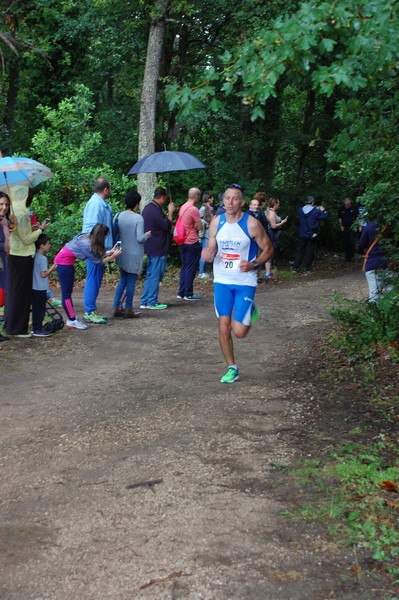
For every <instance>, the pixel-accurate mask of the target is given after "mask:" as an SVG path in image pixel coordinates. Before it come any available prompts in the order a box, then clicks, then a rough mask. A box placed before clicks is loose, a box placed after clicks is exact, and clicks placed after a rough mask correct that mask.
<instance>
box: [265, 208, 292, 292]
mask: <svg viewBox="0 0 399 600" xmlns="http://www.w3.org/2000/svg"><path fill="white" fill-rule="evenodd" d="M279 208H280V200H279V199H278V198H269V200H268V203H267V210H266V219H267V234H268V236H269V238H270V241H271V243H272V246H273V248H274V256H275V253H276V249H277V246H278V239H279V237H280V234H281V228H282V227H284V225H285V224H286V222H287V220H288V217H285V219H282V218H281V217H280V216H279V215H278V214H277V211H278V209H279ZM265 279H267V280H269V281H274V280H275V279H276V278H275V277H274V275H273V273H272V259H270V260H268V261H266V273H265Z"/></svg>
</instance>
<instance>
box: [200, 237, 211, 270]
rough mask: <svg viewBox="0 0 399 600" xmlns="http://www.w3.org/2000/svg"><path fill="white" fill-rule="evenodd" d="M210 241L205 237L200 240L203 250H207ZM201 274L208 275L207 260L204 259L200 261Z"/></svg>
mask: <svg viewBox="0 0 399 600" xmlns="http://www.w3.org/2000/svg"><path fill="white" fill-rule="evenodd" d="M208 240H209V238H208V237H203V238H201V239H200V243H201V248H202V250H205V248H206V247H207V246H208ZM199 274H200V275H206V260H203V259H202V258H200V261H199Z"/></svg>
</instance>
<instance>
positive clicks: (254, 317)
mask: <svg viewBox="0 0 399 600" xmlns="http://www.w3.org/2000/svg"><path fill="white" fill-rule="evenodd" d="M259 319H260V310H259V308H257V306H255V304H254V309H253V311H252V315H251V325H253V324H254V323H256V322H257V321H259Z"/></svg>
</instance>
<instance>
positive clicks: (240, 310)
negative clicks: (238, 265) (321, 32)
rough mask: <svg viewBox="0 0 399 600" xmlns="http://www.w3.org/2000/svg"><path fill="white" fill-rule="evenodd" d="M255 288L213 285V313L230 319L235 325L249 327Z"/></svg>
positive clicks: (223, 284) (222, 284)
mask: <svg viewBox="0 0 399 600" xmlns="http://www.w3.org/2000/svg"><path fill="white" fill-rule="evenodd" d="M255 291H256V287H254V286H251V285H226V284H225V283H215V284H214V289H213V293H214V298H215V312H216V316H217V317H218V318H219V317H231V316H232V314H233V312H234V316H233V317H232V318H233V319H234V321H237V323H242V324H243V325H246V326H247V327H249V326H250V325H251V315H252V307H253V306H254V298H255Z"/></svg>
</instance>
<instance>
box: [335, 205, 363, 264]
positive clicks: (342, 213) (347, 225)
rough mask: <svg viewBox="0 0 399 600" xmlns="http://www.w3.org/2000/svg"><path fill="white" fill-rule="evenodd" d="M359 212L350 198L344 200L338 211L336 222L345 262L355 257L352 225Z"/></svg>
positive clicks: (354, 233) (354, 232)
mask: <svg viewBox="0 0 399 600" xmlns="http://www.w3.org/2000/svg"><path fill="white" fill-rule="evenodd" d="M358 215H359V211H358V209H357V207H356V206H353V204H352V199H351V198H345V200H344V203H343V205H342V206H341V208H340V209H339V211H338V222H339V226H340V228H341V232H342V242H343V246H344V253H345V260H346V261H348V262H351V261H352V260H353V257H354V255H355V241H356V229H353V224H354V223H355V221H356V220H357V218H358Z"/></svg>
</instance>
